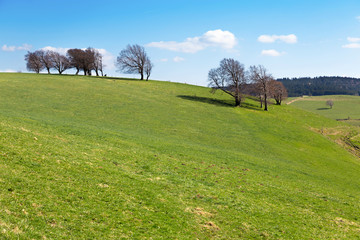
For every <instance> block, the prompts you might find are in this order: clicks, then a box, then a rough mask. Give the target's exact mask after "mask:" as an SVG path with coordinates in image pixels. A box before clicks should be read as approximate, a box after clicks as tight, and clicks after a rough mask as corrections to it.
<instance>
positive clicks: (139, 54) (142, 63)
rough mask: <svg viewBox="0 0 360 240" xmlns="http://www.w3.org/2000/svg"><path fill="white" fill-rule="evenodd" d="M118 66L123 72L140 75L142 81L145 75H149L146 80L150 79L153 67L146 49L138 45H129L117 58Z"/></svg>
mask: <svg viewBox="0 0 360 240" xmlns="http://www.w3.org/2000/svg"><path fill="white" fill-rule="evenodd" d="M116 64H117V66H118V68H119V70H120V71H121V72H124V73H138V74H140V79H141V80H143V79H144V74H146V75H147V77H146V79H148V78H149V77H150V74H151V70H152V67H153V65H152V63H151V61H150V58H149V57H148V56H147V54H146V52H145V49H144V47H142V46H140V45H137V44H135V45H128V46H127V47H126V48H125V49H124V50H122V51H121V52H120V54H119V56H118V57H117V60H116Z"/></svg>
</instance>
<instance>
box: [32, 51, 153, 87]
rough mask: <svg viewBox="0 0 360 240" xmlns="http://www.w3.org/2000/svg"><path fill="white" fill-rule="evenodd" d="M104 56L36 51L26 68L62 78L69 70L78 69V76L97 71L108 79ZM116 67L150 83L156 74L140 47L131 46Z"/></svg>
mask: <svg viewBox="0 0 360 240" xmlns="http://www.w3.org/2000/svg"><path fill="white" fill-rule="evenodd" d="M102 59H103V56H102V55H101V53H100V52H99V51H98V50H97V49H94V48H90V47H89V48H87V49H85V50H84V49H78V48H72V49H69V50H68V51H67V53H66V55H62V54H60V53H58V52H55V51H50V50H36V51H35V52H28V53H27V54H26V55H25V61H26V67H27V69H28V70H29V71H34V72H36V73H40V72H41V71H42V70H44V69H46V70H47V72H48V73H49V74H50V69H56V70H57V71H58V72H59V74H62V73H63V72H64V71H65V70H67V69H71V68H75V69H76V75H78V74H79V72H80V71H83V72H84V75H91V72H92V71H95V73H96V76H99V73H101V76H103V75H104V73H103V68H104V64H103V61H102ZM116 65H117V67H118V69H119V71H120V72H124V73H132V74H133V73H137V74H140V79H141V80H143V79H144V77H146V80H148V79H149V77H150V74H151V72H152V68H153V63H152V62H151V61H150V58H149V56H148V55H147V53H146V51H145V49H144V47H142V46H140V45H137V44H135V45H128V46H127V47H126V48H125V49H124V50H122V51H121V52H120V53H119V56H118V57H117V59H116Z"/></svg>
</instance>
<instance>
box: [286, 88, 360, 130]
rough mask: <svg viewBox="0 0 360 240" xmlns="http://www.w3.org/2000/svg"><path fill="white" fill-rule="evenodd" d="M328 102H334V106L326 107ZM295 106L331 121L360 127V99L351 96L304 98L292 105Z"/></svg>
mask: <svg viewBox="0 0 360 240" xmlns="http://www.w3.org/2000/svg"><path fill="white" fill-rule="evenodd" d="M327 100H332V101H333V103H334V106H333V107H332V108H330V107H329V106H327V105H326V101H327ZM292 104H293V105H294V106H296V107H298V108H301V109H304V110H307V111H310V112H313V113H317V114H320V115H322V116H325V117H327V118H331V119H335V120H336V119H343V120H344V121H346V122H347V123H349V124H352V125H355V126H360V97H359V96H349V95H330V96H316V97H303V98H299V100H298V101H294V102H293V103H292Z"/></svg>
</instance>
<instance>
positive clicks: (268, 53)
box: [261, 49, 286, 57]
mask: <svg viewBox="0 0 360 240" xmlns="http://www.w3.org/2000/svg"><path fill="white" fill-rule="evenodd" d="M284 54H286V53H285V52H278V51H276V50H274V49H269V50H262V51H261V55H263V56H271V57H279V56H281V55H284Z"/></svg>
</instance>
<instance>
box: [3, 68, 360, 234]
mask: <svg viewBox="0 0 360 240" xmlns="http://www.w3.org/2000/svg"><path fill="white" fill-rule="evenodd" d="M0 89H1V92H0V238H1V239H204V240H205V239H359V233H360V217H359V209H360V178H359V174H360V160H359V158H357V157H355V156H354V155H352V154H351V153H350V152H348V151H347V150H345V149H344V147H343V146H341V145H340V144H341V142H340V144H337V143H335V141H334V140H338V139H336V138H333V137H337V135H338V134H341V132H342V131H344V129H345V130H346V131H347V130H349V131H353V130H354V129H355V127H352V126H347V125H346V124H343V123H339V122H336V121H333V120H331V119H328V118H325V117H323V116H320V115H318V114H313V113H311V112H308V111H303V110H301V109H298V108H295V107H293V106H292V105H283V106H276V105H271V106H270V107H269V112H264V111H262V110H261V109H260V108H259V103H258V102H255V101H252V100H246V101H245V102H244V103H243V107H240V108H235V107H233V99H231V98H230V97H229V96H227V95H225V94H222V93H220V92H217V93H216V94H215V95H213V94H211V93H210V90H209V89H208V88H204V87H197V86H191V85H186V84H176V83H169V82H159V81H148V82H146V81H136V80H129V79H115V78H100V77H99V78H97V77H86V76H85V77H84V76H58V75H46V74H40V75H36V74H16V73H13V74H10V73H7V74H5V73H0ZM334 101H335V105H334V109H335V110H336V109H337V106H339V105H340V101H337V100H335V99H334ZM304 102H305V101H304ZM300 103H302V102H299V103H297V102H296V104H300ZM294 104H295V103H294ZM320 107H324V108H325V107H326V106H325V103H321V104H320V105H319V107H318V108H320ZM319 111H321V110H319ZM322 111H329V112H330V111H331V110H322ZM340 117H341V116H340ZM345 117H347V115H346V116H345ZM351 117H352V116H351ZM354 117H356V116H355V115H354ZM324 133H326V134H328V135H325V134H324ZM330 135H331V137H328V136H330ZM359 140H360V139H359ZM359 142H360V141H359Z"/></svg>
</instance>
